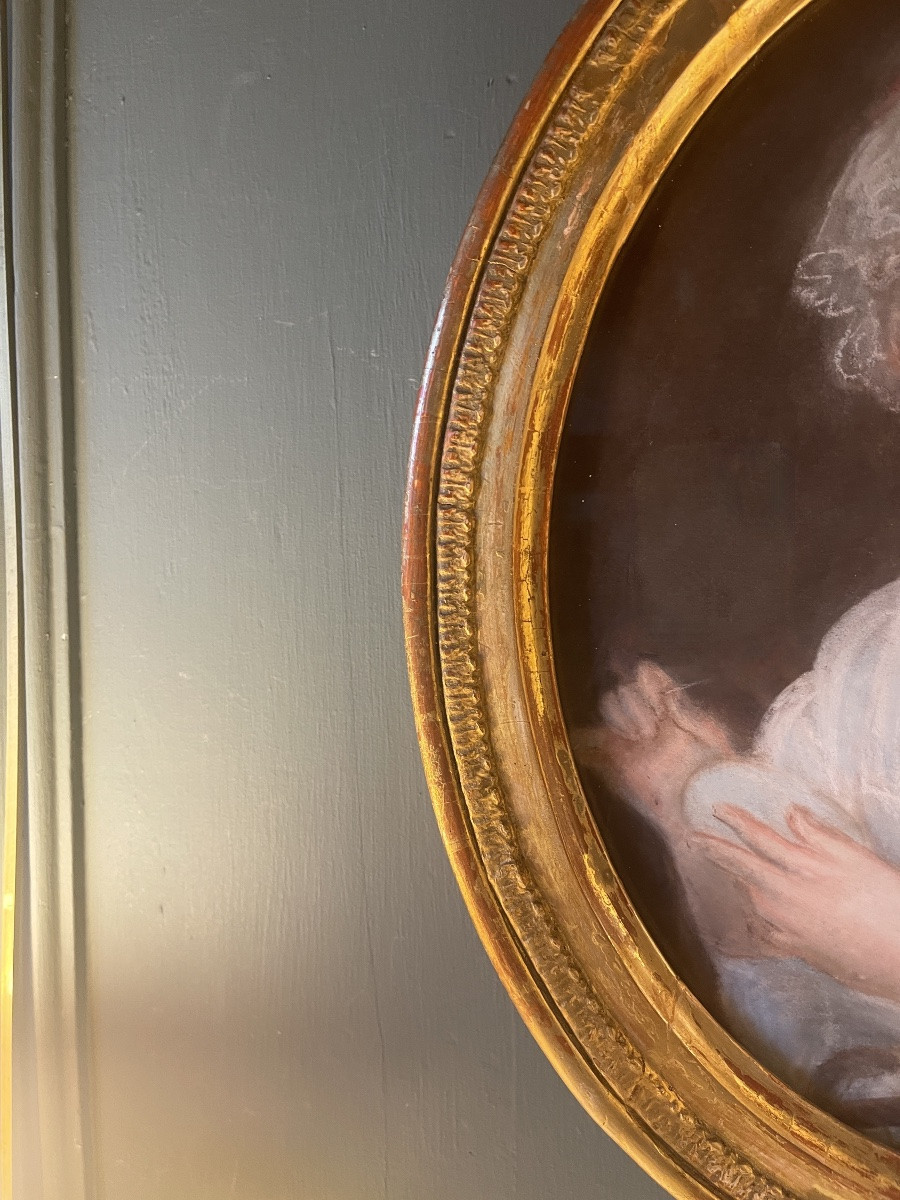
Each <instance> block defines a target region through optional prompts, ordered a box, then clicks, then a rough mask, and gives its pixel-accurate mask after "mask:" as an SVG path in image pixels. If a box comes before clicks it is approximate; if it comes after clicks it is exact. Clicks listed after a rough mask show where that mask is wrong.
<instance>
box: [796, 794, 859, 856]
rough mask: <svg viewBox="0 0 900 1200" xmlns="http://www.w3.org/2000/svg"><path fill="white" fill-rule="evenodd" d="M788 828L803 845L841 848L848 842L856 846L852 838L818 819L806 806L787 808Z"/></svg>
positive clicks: (817, 847)
mask: <svg viewBox="0 0 900 1200" xmlns="http://www.w3.org/2000/svg"><path fill="white" fill-rule="evenodd" d="M786 820H787V823H788V828H789V829H790V831H791V833H793V834H794V836H795V837H797V838H799V839H800V841H801V842H803V843H804V845H807V846H810V847H814V848H816V849H820V850H833V849H842V848H844V847H846V846H847V845H848V844H850V845H853V846H858V845H859V843H858V842H855V841H854V840H853V838H851V837H849V836H848V835H847V834H846V833H842V832H841V831H840V830H839V829H835V828H834V826H833V825H827V824H826V823H825V822H824V821H820V820H819V818H818V817H817V816H815V815H814V814H813V813H812V812H810V810H809V809H808V808H804V807H803V806H802V805H799V804H795V805H794V806H793V807H791V808H789V809H788V812H787V817H786Z"/></svg>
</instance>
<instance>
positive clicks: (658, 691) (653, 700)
mask: <svg viewBox="0 0 900 1200" xmlns="http://www.w3.org/2000/svg"><path fill="white" fill-rule="evenodd" d="M634 686H635V687H636V688H637V689H638V690H639V691H640V693H641V695H642V696H643V697H644V699H645V700H646V702H647V703H648V704H649V705H650V707H651V708H652V709H653V711H654V713H655V714H656V716H657V717H659V718H660V719H663V718H665V717H666V716H668V714H669V704H668V697H669V696H670V695H672V694H674V693H675V692H677V690H678V685H677V684H676V682H675V680H674V679H673V678H672V676H671V675H669V674H667V673H666V672H665V671H664V670H663V669H662V667H660V666H658V665H657V664H656V663H654V662H650V661H649V659H646V658H645V659H642V660H641V662H639V663H638V665H637V670H636V671H635V673H634Z"/></svg>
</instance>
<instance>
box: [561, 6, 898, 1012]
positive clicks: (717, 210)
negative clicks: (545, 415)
mask: <svg viewBox="0 0 900 1200" xmlns="http://www.w3.org/2000/svg"><path fill="white" fill-rule="evenodd" d="M898 87H900V3H898V2H897V0H820V3H819V4H818V5H814V6H813V8H812V11H811V12H808V13H807V14H806V15H804V16H803V17H801V18H800V19H799V20H798V21H797V22H795V23H794V24H793V25H792V26H791V27H790V28H789V29H788V30H787V31H785V32H784V33H783V34H782V35H781V36H780V37H779V38H778V39H776V41H775V42H774V43H772V45H771V46H770V47H769V48H768V50H767V51H766V53H765V54H764V55H763V56H761V58H760V59H759V60H758V61H757V62H756V63H754V64H753V66H752V67H751V68H749V69H748V70H747V71H746V72H745V73H744V74H743V75H742V76H741V78H740V79H739V80H737V81H736V82H735V83H734V84H733V85H732V86H731V87H730V88H729V90H728V92H727V93H726V94H725V96H724V97H723V98H722V99H720V101H719V102H718V103H717V104H716V105H715V106H714V108H713V109H712V111H711V112H710V113H709V114H707V116H706V117H705V118H704V120H703V122H702V123H701V125H700V126H699V127H698V128H697V130H696V131H695V132H694V134H693V135H692V138H691V140H690V142H689V143H688V145H687V146H686V147H685V148H684V150H683V151H682V153H681V154H680V156H679V158H678V159H677V161H676V162H675V164H674V165H673V167H672V169H671V170H670V171H669V173H668V175H667V177H666V179H665V180H664V181H663V183H662V184H661V186H660V187H659V189H658V191H657V194H656V195H655V197H654V199H653V201H652V203H651V204H650V205H649V207H648V209H647V210H646V211H645V213H644V214H643V216H642V218H641V221H640V224H639V227H638V229H637V230H636V231H635V234H634V236H633V237H632V239H631V241H630V243H629V245H628V247H627V248H626V251H625V252H624V254H623V255H622V257H621V259H620V261H619V264H618V266H617V269H616V272H615V274H614V277H613V279H612V280H611V284H610V286H609V288H608V289H607V291H606V293H605V295H604V297H603V299H602V301H601V304H600V306H599V308H598V311H597V313H596V315H595V318H594V321H593V323H592V327H591V331H590V335H589V339H588V342H587V346H586V350H585V354H584V358H583V361H582V363H581V367H580V370H579V374H578V378H577V380H576V384H575V389H574V394H573V398H572V403H571V407H570V412H569V415H568V419H567V423H566V428H565V432H564V436H563V441H562V446H561V450H560V455H559V461H558V466H557V477H556V485H555V492H554V508H553V518H552V521H553V524H552V531H551V564H550V598H551V616H552V622H553V638H554V651H555V661H556V668H557V675H558V681H559V686H560V692H561V696H562V701H563V707H564V711H565V714H566V718H567V721H568V723H569V725H570V727H571V728H577V727H580V726H583V725H586V724H591V723H592V722H596V721H597V720H598V719H599V718H598V712H597V709H598V701H599V697H600V695H601V694H602V692H603V691H605V690H606V689H607V688H608V687H609V686H610V685H611V684H612V683H613V682H614V680H615V678H616V675H617V674H622V673H624V674H627V673H628V671H629V670H630V668H631V666H632V665H633V664H634V662H635V661H636V660H637V659H638V658H641V657H648V658H652V659H654V660H655V661H657V662H659V663H660V664H662V665H663V666H664V667H665V668H666V669H667V670H669V671H670V672H671V673H672V674H673V675H674V676H676V677H677V678H678V679H679V680H680V681H681V682H683V683H692V684H696V685H697V686H696V687H695V688H693V690H692V694H693V696H694V697H695V698H696V699H697V700H699V701H701V702H702V703H705V704H706V705H707V706H709V707H710V708H711V709H713V710H714V711H715V712H716V713H717V714H719V715H720V716H721V717H723V718H724V719H725V720H726V721H727V722H728V724H729V725H730V727H731V728H732V729H733V730H734V731H735V732H736V733H737V734H738V736H739V737H740V739H741V740H742V741H743V742H744V743H745V744H746V743H748V742H749V739H750V738H751V737H752V734H753V732H754V730H755V728H756V726H757V724H758V722H759V720H760V718H761V717H762V715H763V713H764V712H765V710H766V708H767V707H768V705H769V704H770V703H771V702H772V700H773V699H774V698H775V697H776V696H777V695H778V693H779V692H780V691H781V690H782V688H784V687H785V686H786V685H787V684H788V683H790V682H791V681H792V680H793V679H795V678H796V677H797V676H798V675H799V674H801V673H802V672H803V671H805V670H807V669H808V667H809V666H810V665H811V663H812V660H813V657H814V655H815V652H816V650H817V648H818V645H819V642H820V641H821V639H822V637H823V635H824V634H825V633H826V632H827V630H828V629H829V628H830V626H831V625H832V624H833V623H834V621H835V620H836V619H837V618H838V617H839V616H840V615H841V614H842V613H844V612H846V611H847V609H849V608H850V607H851V606H852V605H853V604H854V603H855V602H856V601H858V600H859V599H861V598H862V597H863V596H865V595H866V594H867V593H869V592H871V591H872V590H873V589H875V588H877V587H880V586H881V585H882V584H884V583H887V582H888V581H890V580H892V579H895V578H897V577H898V576H900V414H896V413H892V412H889V411H887V409H886V408H885V407H884V406H882V405H880V404H879V403H878V402H877V401H875V400H873V399H871V398H869V397H867V396H866V395H865V394H862V393H853V392H847V391H844V390H842V389H840V388H839V387H838V386H837V384H836V382H835V380H834V379H833V378H832V375H831V372H830V369H829V364H828V342H827V340H826V335H827V332H828V331H827V329H826V328H825V322H824V319H823V318H822V317H821V316H819V315H818V314H816V313H811V312H809V311H806V310H804V309H802V308H801V307H800V306H799V304H797V302H796V301H794V300H792V299H791V297H790V289H791V283H792V278H793V274H794V271H795V269H796V265H797V263H798V261H799V259H800V257H801V255H802V252H803V248H804V245H805V243H806V242H807V241H808V239H809V238H810V236H811V234H812V233H813V231H814V229H815V228H816V226H817V224H818V222H819V221H820V220H821V217H822V215H823V213H824V209H825V205H826V203H827V200H828V196H829V194H830V190H831V188H832V186H833V185H834V183H835V182H836V180H837V177H838V176H839V174H840V172H841V170H842V168H843V167H844V165H845V164H846V162H847V159H848V158H849V156H850V154H851V152H852V150H853V147H854V145H855V143H856V142H857V140H858V139H859V137H860V136H861V134H862V133H863V132H864V131H865V129H866V128H867V125H868V122H869V120H870V118H871V116H872V115H873V114H874V113H877V110H878V107H879V106H880V105H882V104H884V102H885V100H886V98H887V97H888V96H890V95H891V94H892V93H893V92H894V91H895V90H896V89H897V88H898ZM898 403H900V396H898ZM583 777H584V783H585V787H586V789H587V791H588V794H589V796H590V798H591V801H592V805H593V807H594V811H595V815H596V818H597V821H598V825H599V827H600V830H601V833H602V835H603V836H604V839H605V840H606V842H607V844H608V846H609V849H610V853H611V855H612V857H613V861H614V862H615V863H616V865H617V868H618V870H619V871H620V874H621V875H622V877H623V880H624V882H625V884H626V886H627V887H628V889H629V892H630V894H631V895H632V897H633V899H634V902H635V904H636V905H637V907H638V909H639V911H640V912H641V915H642V916H643V918H644V920H645V921H646V923H647V924H648V926H649V928H650V930H651V933H653V934H654V936H655V937H656V939H657V941H658V942H659V944H660V946H661V948H662V950H663V952H664V953H666V954H667V956H668V957H669V959H670V961H671V962H672V963H673V965H674V966H675V967H676V969H677V970H679V971H680V973H681V974H682V975H683V977H685V978H686V980H687V982H688V983H689V984H690V985H691V986H693V988H694V990H695V991H696V992H697V993H698V994H699V995H700V996H701V998H703V999H705V1000H706V1002H707V1003H708V1004H709V1005H710V1006H711V1007H712V1008H713V1009H715V996H714V994H713V991H712V987H711V977H710V972H709V969H708V966H707V964H706V962H705V961H704V957H703V954H702V951H701V950H700V949H699V947H698V945H697V943H696V940H695V938H694V936H693V932H692V930H691V929H690V928H688V927H687V926H686V924H685V922H684V919H683V917H682V916H681V915H680V911H679V906H678V904H677V903H673V901H677V895H676V894H675V893H676V891H677V884H676V883H675V879H674V874H673V872H672V871H671V869H670V866H669V864H668V862H667V859H666V855H665V852H664V849H663V847H662V845H661V844H660V843H659V842H658V841H657V840H656V839H655V838H654V837H653V836H652V834H651V833H650V831H649V830H647V829H645V828H643V827H641V826H640V825H639V824H638V822H637V819H636V818H635V817H633V816H632V815H631V814H630V813H629V812H628V811H627V810H626V809H625V808H624V806H623V805H622V804H621V803H620V802H619V801H618V800H617V798H616V797H615V796H613V795H611V794H610V793H609V792H608V790H607V789H605V788H604V786H603V785H602V783H601V782H600V781H599V780H598V779H596V778H594V777H593V776H592V775H591V774H590V772H588V771H585V772H583Z"/></svg>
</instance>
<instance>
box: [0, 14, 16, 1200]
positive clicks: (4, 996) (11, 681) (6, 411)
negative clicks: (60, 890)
mask: <svg viewBox="0 0 900 1200" xmlns="http://www.w3.org/2000/svg"><path fill="white" fill-rule="evenodd" d="M6 19H7V10H6V6H5V5H0V60H2V63H3V67H2V69H0V132H2V143H0V167H2V170H0V181H2V186H0V267H2V271H0V488H2V496H3V539H4V557H5V583H6V587H5V618H6V620H5V636H6V648H5V649H6V655H5V657H6V681H5V687H6V730H5V735H4V742H3V774H4V782H3V863H2V868H0V869H2V874H0V896H2V913H0V1198H2V1200H11V1198H12V1175H13V1166H12V1156H13V1144H12V1142H13V975H14V963H15V927H16V875H17V870H18V861H17V853H16V852H17V848H18V827H19V779H20V775H19V729H20V708H19V700H20V673H19V631H20V618H21V580H20V574H19V563H20V555H19V521H18V515H19V497H18V466H17V461H16V422H15V413H14V400H13V395H14V393H13V387H12V357H11V353H12V347H11V344H10V315H11V314H10V312H9V307H8V296H9V289H8V281H9V258H8V254H7V250H8V236H7V234H8V224H7V218H8V215H9V209H8V204H7V181H8V178H9V176H8V170H7V164H8V126H7V116H8V108H7V95H8V91H7V72H6V66H5V64H6V61H7V57H6V56H7V48H8V41H7V27H6Z"/></svg>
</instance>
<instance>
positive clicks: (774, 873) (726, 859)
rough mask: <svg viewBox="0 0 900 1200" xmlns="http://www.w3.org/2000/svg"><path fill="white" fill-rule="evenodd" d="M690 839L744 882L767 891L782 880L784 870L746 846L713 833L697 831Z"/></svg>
mask: <svg viewBox="0 0 900 1200" xmlns="http://www.w3.org/2000/svg"><path fill="white" fill-rule="evenodd" d="M690 840H691V844H692V845H694V846H695V847H696V848H697V849H698V850H700V851H701V852H702V853H703V854H705V855H706V856H707V857H708V858H710V859H712V861H713V862H714V863H716V864H717V865H718V866H720V867H721V868H722V869H723V870H725V871H727V872H728V873H729V875H735V876H736V877H737V878H738V879H741V880H743V882H744V883H748V884H751V885H753V886H755V887H758V888H761V889H762V890H763V891H766V890H769V889H771V888H772V887H773V886H774V885H776V884H777V883H778V882H780V880H781V877H782V872H781V871H780V870H779V868H778V867H777V866H776V865H775V864H774V863H772V862H771V861H769V860H768V859H766V858H760V856H759V855H758V854H756V853H754V851H752V850H748V849H747V848H746V847H745V846H737V845H735V843H734V842H729V841H728V840H727V839H725V838H720V837H716V835H715V834H713V833H697V834H694V836H693V837H692V838H691V839H690Z"/></svg>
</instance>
